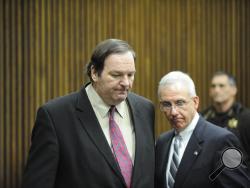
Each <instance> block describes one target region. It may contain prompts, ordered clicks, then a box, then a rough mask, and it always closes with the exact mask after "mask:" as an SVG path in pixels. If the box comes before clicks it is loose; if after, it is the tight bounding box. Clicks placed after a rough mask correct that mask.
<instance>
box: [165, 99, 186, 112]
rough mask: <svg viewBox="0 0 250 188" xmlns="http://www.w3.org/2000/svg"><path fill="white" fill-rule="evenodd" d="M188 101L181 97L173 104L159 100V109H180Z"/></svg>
mask: <svg viewBox="0 0 250 188" xmlns="http://www.w3.org/2000/svg"><path fill="white" fill-rule="evenodd" d="M189 102H190V101H185V100H182V99H180V100H177V101H175V102H174V104H172V103H171V102H170V101H161V102H160V109H161V111H169V110H171V109H172V108H173V107H175V109H181V108H184V107H185V106H186V105H187V104H188V103H189Z"/></svg>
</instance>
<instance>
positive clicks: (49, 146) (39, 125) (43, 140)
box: [22, 107, 59, 188]
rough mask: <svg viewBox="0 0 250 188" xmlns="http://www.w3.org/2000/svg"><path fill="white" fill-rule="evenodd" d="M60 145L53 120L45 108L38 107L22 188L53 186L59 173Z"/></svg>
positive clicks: (51, 187) (49, 187)
mask: <svg viewBox="0 0 250 188" xmlns="http://www.w3.org/2000/svg"><path fill="white" fill-rule="evenodd" d="M58 153H59V146H58V141H57V136H56V132H55V129H54V126H53V121H52V119H51V117H50V115H49V113H48V111H47V110H46V109H45V107H41V108H39V109H38V112H37V117H36V121H35V125H34V128H33V131H32V138H31V147H30V151H29V157H28V161H27V164H26V168H25V171H24V176H23V182H22V188H45V187H46V188H53V187H54V182H55V177H56V173H57V165H58V159H59V157H58Z"/></svg>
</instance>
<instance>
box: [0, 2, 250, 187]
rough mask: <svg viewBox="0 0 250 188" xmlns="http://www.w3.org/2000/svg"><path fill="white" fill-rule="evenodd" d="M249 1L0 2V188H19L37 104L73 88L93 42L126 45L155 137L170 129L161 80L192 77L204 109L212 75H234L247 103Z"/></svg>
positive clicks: (81, 80)
mask: <svg viewBox="0 0 250 188" xmlns="http://www.w3.org/2000/svg"><path fill="white" fill-rule="evenodd" d="M249 20H250V1H248V0H127V1H125V0H85V1H84V0H53V1H50V0H42V1H41V0H0V187H5V188H15V187H19V185H20V182H21V174H22V171H23V167H24V164H25V161H26V159H27V153H28V148H29V144H30V133H31V130H32V127H33V123H34V119H35V115H36V114H35V113H36V109H37V107H38V106H40V105H41V104H43V103H44V102H45V101H47V100H49V99H51V98H54V97H56V96H59V95H64V94H67V93H69V92H72V91H74V90H78V89H79V88H80V86H81V85H82V84H83V83H84V82H85V81H86V76H84V74H83V70H84V66H85V65H86V63H87V62H88V60H89V58H90V55H91V52H92V50H93V48H94V47H95V45H96V44H97V43H98V42H99V41H101V40H103V39H106V38H120V39H124V40H127V41H128V42H129V43H130V44H131V45H132V46H133V47H134V48H135V51H136V52H137V62H136V68H137V73H136V80H135V85H134V91H135V92H137V93H139V94H141V95H143V96H146V97H148V98H150V99H151V100H152V101H153V102H154V103H155V105H156V107H157V114H156V120H157V121H156V129H155V130H156V135H159V134H160V133H161V132H163V131H165V130H168V129H169V126H168V124H167V123H166V120H165V119H164V117H163V115H162V114H160V112H159V110H158V104H157V95H156V92H157V83H158V81H159V79H160V78H161V77H162V76H163V75H164V74H165V73H167V72H168V71H171V70H177V69H179V70H182V71H185V72H188V73H189V74H190V75H191V77H192V78H193V79H194V81H195V83H196V85H197V92H198V94H199V96H200V98H201V109H203V108H204V107H205V106H207V105H208V104H209V98H208V87H209V79H210V76H211V74H212V73H213V72H214V71H215V70H218V69H223V70H226V71H229V72H231V73H233V74H235V75H236V78H237V79H238V82H239V95H238V99H239V100H240V101H241V102H243V103H244V104H246V105H247V106H250V98H249V95H250V87H249V86H250V75H249V73H248V72H249V71H250V65H249V62H247V61H249V59H250V22H249Z"/></svg>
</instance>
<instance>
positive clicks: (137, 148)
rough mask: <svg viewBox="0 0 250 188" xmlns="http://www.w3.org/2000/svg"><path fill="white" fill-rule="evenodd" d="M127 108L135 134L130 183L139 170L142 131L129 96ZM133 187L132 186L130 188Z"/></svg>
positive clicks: (135, 104)
mask: <svg viewBox="0 0 250 188" xmlns="http://www.w3.org/2000/svg"><path fill="white" fill-rule="evenodd" d="M127 102H128V106H129V110H130V112H131V118H132V123H133V126H134V132H135V144H136V145H135V159H134V167H133V176H132V183H133V182H134V181H133V179H134V178H135V177H137V174H138V173H139V171H138V168H140V167H139V166H138V165H139V164H138V162H137V161H138V160H140V157H141V156H140V155H141V151H142V148H141V147H142V140H141V134H142V131H140V128H141V127H140V126H139V123H140V122H141V120H140V118H141V116H140V113H139V112H138V110H139V109H138V108H137V103H136V101H135V100H133V98H132V97H131V96H130V95H129V96H128V99H127ZM131 187H133V186H131Z"/></svg>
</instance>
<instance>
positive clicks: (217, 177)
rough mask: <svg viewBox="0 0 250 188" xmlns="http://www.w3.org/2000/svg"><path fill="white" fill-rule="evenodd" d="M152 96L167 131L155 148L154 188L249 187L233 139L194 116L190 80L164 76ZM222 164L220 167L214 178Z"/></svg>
mask: <svg viewBox="0 0 250 188" xmlns="http://www.w3.org/2000/svg"><path fill="white" fill-rule="evenodd" d="M158 95H159V101H160V108H161V110H162V112H163V113H164V115H165V116H166V118H167V119H168V121H169V123H170V124H171V126H172V128H173V129H172V130H170V131H168V132H166V133H163V134H162V135H160V137H159V138H158V140H157V143H156V158H155V161H156V166H155V187H157V188H172V187H175V188H200V187H202V188H223V187H224V188H236V187H237V188H240V187H241V188H242V187H245V188H248V187H250V179H249V170H248V169H247V167H246V165H245V164H244V156H242V152H241V150H242V148H241V146H240V143H239V140H238V138H237V137H236V136H235V135H234V134H232V133H231V132H230V131H228V130H225V129H223V128H220V127H217V126H214V125H213V124H211V123H209V122H207V121H206V120H204V119H203V118H202V117H200V115H199V114H198V113H197V109H198V105H199V97H198V96H197V95H196V91H195V85H194V83H193V80H192V79H191V78H190V77H189V76H188V75H187V74H185V73H183V72H180V71H173V72H170V73H168V74H167V75H165V76H164V77H163V78H162V79H161V81H160V83H159V87H158ZM228 151H229V152H228ZM223 154H225V155H223ZM222 159H223V161H222ZM222 162H224V164H225V165H226V167H225V168H224V169H223V170H222V171H218V172H220V173H217V172H216V169H217V168H219V167H220V166H221V165H222ZM214 172H216V173H214Z"/></svg>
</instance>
